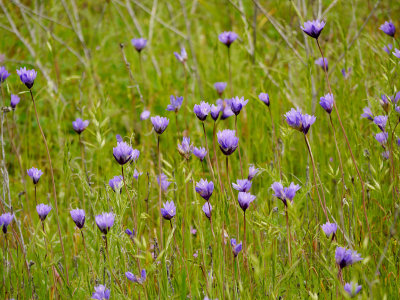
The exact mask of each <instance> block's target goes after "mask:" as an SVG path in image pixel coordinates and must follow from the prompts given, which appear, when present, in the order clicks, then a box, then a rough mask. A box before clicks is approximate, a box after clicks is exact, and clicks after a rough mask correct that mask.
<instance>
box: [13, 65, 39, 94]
mask: <svg viewBox="0 0 400 300" xmlns="http://www.w3.org/2000/svg"><path fill="white" fill-rule="evenodd" d="M17 74H18V76H19V78H20V79H21V81H22V83H23V84H25V85H26V87H27V88H28V89H31V88H32V86H33V83H34V82H35V78H36V75H37V73H36V71H35V70H34V69H32V70H27V69H26V67H23V68H20V69H19V70H17Z"/></svg>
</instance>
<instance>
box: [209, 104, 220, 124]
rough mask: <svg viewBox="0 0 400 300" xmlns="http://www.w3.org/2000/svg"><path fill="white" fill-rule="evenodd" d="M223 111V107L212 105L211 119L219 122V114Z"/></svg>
mask: <svg viewBox="0 0 400 300" xmlns="http://www.w3.org/2000/svg"><path fill="white" fill-rule="evenodd" d="M221 110H222V106H219V105H214V104H213V105H211V108H210V115H211V118H212V119H213V120H214V121H217V120H218V117H219V113H220V112H221Z"/></svg>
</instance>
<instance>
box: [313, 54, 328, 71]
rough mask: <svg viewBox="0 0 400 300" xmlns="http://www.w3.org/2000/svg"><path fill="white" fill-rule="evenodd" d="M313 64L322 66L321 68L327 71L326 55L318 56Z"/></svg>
mask: <svg viewBox="0 0 400 300" xmlns="http://www.w3.org/2000/svg"><path fill="white" fill-rule="evenodd" d="M315 64H316V65H318V66H320V67H321V68H322V70H325V69H326V70H327V71H328V59H327V58H326V57H324V58H322V57H320V58H318V59H317V60H315Z"/></svg>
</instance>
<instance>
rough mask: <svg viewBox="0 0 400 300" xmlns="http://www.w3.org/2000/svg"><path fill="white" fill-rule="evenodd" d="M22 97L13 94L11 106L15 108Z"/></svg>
mask: <svg viewBox="0 0 400 300" xmlns="http://www.w3.org/2000/svg"><path fill="white" fill-rule="evenodd" d="M19 100H20V98H19V97H18V96H17V95H13V94H11V108H12V109H15V108H16V107H17V104H18V103H19Z"/></svg>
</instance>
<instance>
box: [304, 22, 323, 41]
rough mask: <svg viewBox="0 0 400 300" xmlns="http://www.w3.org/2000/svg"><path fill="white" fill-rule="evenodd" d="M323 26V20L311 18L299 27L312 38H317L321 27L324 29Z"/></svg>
mask: <svg viewBox="0 0 400 300" xmlns="http://www.w3.org/2000/svg"><path fill="white" fill-rule="evenodd" d="M324 26H325V22H324V21H320V20H313V21H307V22H305V23H304V26H300V28H301V29H302V30H303V31H304V32H305V33H306V34H308V35H309V36H311V37H312V38H314V39H318V37H319V35H320V34H321V31H322V29H324Z"/></svg>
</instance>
